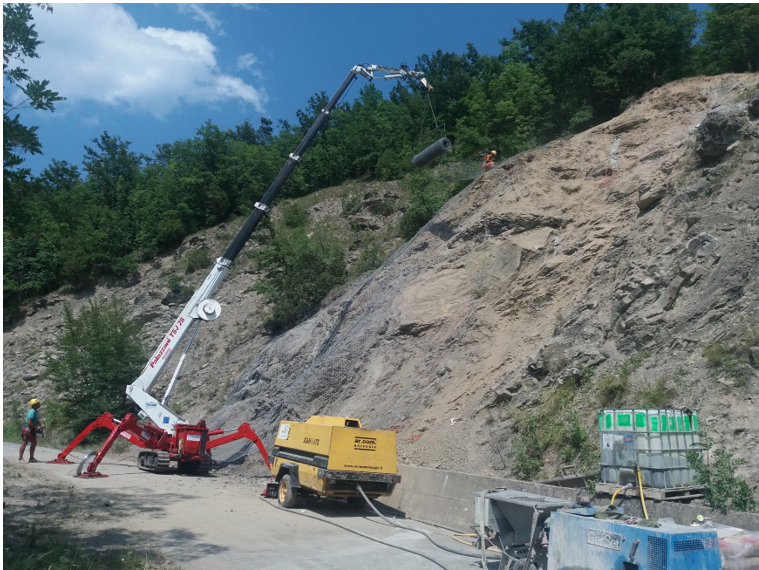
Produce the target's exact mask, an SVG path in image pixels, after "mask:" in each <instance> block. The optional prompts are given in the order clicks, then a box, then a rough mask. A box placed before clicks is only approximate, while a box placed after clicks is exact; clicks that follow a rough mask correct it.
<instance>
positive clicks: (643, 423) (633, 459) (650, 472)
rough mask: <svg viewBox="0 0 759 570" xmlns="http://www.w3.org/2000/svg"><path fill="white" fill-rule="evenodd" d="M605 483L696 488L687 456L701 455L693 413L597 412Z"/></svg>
mask: <svg viewBox="0 0 759 570" xmlns="http://www.w3.org/2000/svg"><path fill="white" fill-rule="evenodd" d="M598 428H599V430H600V439H601V482H602V483H609V484H612V485H619V486H623V485H626V484H627V483H633V484H635V485H636V486H637V474H636V467H637V468H639V469H640V474H641V479H642V481H643V486H644V487H653V488H656V489H675V488H679V487H687V486H689V485H691V484H692V483H693V476H694V471H693V470H692V469H689V468H688V461H687V459H686V457H685V453H686V451H698V452H700V450H701V447H700V442H701V440H700V438H699V435H698V414H697V413H696V412H693V411H691V410H671V409H666V410H662V409H616V410H599V411H598Z"/></svg>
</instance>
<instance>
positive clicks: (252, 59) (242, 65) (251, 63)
mask: <svg viewBox="0 0 759 570" xmlns="http://www.w3.org/2000/svg"><path fill="white" fill-rule="evenodd" d="M257 63H258V58H257V57H256V56H255V55H253V54H252V53H246V54H245V55H241V56H240V57H238V58H237V69H244V70H246V71H248V72H250V74H251V75H253V76H255V77H258V78H259V79H263V78H264V76H263V73H261V70H259V69H257V68H256V64H257Z"/></svg>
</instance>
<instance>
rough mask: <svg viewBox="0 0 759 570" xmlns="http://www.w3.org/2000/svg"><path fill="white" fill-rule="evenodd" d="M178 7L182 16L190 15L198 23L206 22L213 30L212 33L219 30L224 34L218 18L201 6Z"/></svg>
mask: <svg viewBox="0 0 759 570" xmlns="http://www.w3.org/2000/svg"><path fill="white" fill-rule="evenodd" d="M177 7H178V8H179V12H180V13H181V14H189V15H191V16H192V19H193V20H195V21H196V22H204V23H205V24H206V25H207V26H208V27H209V28H211V31H214V32H215V31H216V30H217V29H218V30H219V31H220V32H221V33H223V31H222V30H221V22H220V21H219V20H218V19H217V18H216V16H214V15H213V14H212V13H211V12H209V11H208V10H206V9H205V8H203V7H202V6H201V5H200V4H177Z"/></svg>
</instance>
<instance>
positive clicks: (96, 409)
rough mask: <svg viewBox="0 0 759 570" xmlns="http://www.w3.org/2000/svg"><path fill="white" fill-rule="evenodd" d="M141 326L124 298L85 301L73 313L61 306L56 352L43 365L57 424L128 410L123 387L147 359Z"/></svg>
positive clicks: (74, 426) (75, 424)
mask: <svg viewBox="0 0 759 570" xmlns="http://www.w3.org/2000/svg"><path fill="white" fill-rule="evenodd" d="M140 330H141V326H140V325H139V324H137V323H136V322H135V321H134V320H132V319H131V317H130V314H129V308H128V307H127V306H126V305H125V304H124V303H120V302H117V301H112V302H110V303H105V302H97V301H95V302H90V305H89V307H85V308H84V309H82V311H81V312H80V313H79V315H78V316H75V315H74V313H73V311H72V310H71V308H70V307H69V306H68V305H66V306H64V308H63V329H62V331H61V333H60V334H59V335H58V338H57V339H56V342H55V350H56V354H55V355H54V356H51V357H50V358H49V359H48V366H47V372H48V374H49V376H50V379H51V381H52V383H53V388H54V390H55V392H56V401H55V404H54V406H53V407H52V409H51V414H52V417H53V418H54V419H55V420H56V423H57V427H62V428H64V429H66V430H71V431H75V432H76V431H80V430H82V429H84V428H85V427H86V426H87V425H88V424H89V423H90V422H91V421H93V420H94V419H95V418H97V417H98V416H99V415H101V414H103V413H104V412H111V413H113V414H114V415H116V416H121V415H123V414H124V413H126V412H127V411H129V409H130V408H131V404H129V403H128V401H127V398H126V395H125V389H126V386H127V385H129V384H131V383H132V382H133V381H134V379H135V378H136V377H137V376H138V375H139V374H140V370H141V369H142V367H143V366H144V365H145V361H146V356H145V351H144V349H143V346H142V343H141V341H140V339H139V333H140Z"/></svg>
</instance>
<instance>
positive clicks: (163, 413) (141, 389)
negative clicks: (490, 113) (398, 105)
mask: <svg viewBox="0 0 759 570" xmlns="http://www.w3.org/2000/svg"><path fill="white" fill-rule="evenodd" d="M374 72H379V73H384V74H385V75H381V76H379V77H381V78H383V79H405V80H414V81H416V82H417V84H418V85H419V87H420V88H421V89H422V90H424V91H429V90H430V89H432V87H431V86H430V85H429V83H428V82H427V79H426V78H425V76H424V73H422V72H420V71H414V70H411V69H409V68H408V67H407V66H405V65H402V66H401V67H400V68H394V67H383V66H380V65H357V66H355V67H354V68H353V69H351V70H350V73H348V76H347V77H346V78H345V80H343V82H342V84H341V85H340V87H339V89H338V90H337V91H336V92H335V94H334V95H333V96H332V98H331V99H330V100H329V102H328V103H327V106H326V107H324V109H322V110H321V113H319V116H318V117H317V118H316V120H315V121H314V123H313V124H312V125H311V128H310V129H309V130H308V132H307V133H306V135H305V136H304V137H303V140H301V141H300V144H299V145H298V147H297V148H296V149H295V152H293V153H292V154H290V156H289V158H288V159H287V162H286V163H285V165H284V167H282V170H280V172H279V174H278V175H277V177H276V178H275V179H274V182H272V184H271V186H269V189H268V190H267V191H266V193H265V194H264V196H263V198H261V201H260V202H256V204H255V206H254V208H253V212H252V213H251V214H250V216H249V217H248V219H247V220H245V223H244V224H243V226H242V228H241V229H240V231H239V232H238V233H237V235H236V236H235V238H234V239H233V240H232V243H231V244H230V245H229V247H228V248H227V250H226V251H225V252H224V255H223V256H222V257H219V258H218V259H217V260H216V263H215V264H214V267H213V269H211V273H210V274H209V275H208V277H206V280H205V281H204V282H203V284H202V285H201V286H200V288H199V289H198V290H197V291H196V292H195V294H194V295H193V296H192V298H191V299H190V301H189V302H188V303H187V305H186V306H185V308H184V309H183V310H182V312H181V313H180V315H179V317H178V318H177V320H176V321H175V322H174V326H172V327H171V330H170V331H169V332H168V334H167V335H166V336H165V337H164V338H163V340H162V341H161V344H160V345H159V346H158V348H157V349H156V351H155V352H154V353H153V356H151V357H150V360H149V361H148V364H147V365H146V366H145V368H144V370H143V371H142V374H140V376H139V378H137V380H135V381H134V382H133V383H132V384H131V385H129V386H128V387H127V390H126V391H127V395H128V396H129V397H130V398H131V399H132V401H134V403H135V404H137V405H138V406H139V407H140V408H141V409H142V411H143V412H144V413H145V414H147V416H148V417H149V418H150V419H151V420H152V421H153V422H154V423H155V424H156V425H158V426H159V427H161V428H162V429H164V430H165V431H167V432H168V433H169V434H173V433H174V431H175V425H176V424H177V423H186V422H185V420H183V419H182V418H181V417H179V416H178V415H177V414H175V413H174V412H172V411H171V410H170V409H169V408H168V407H166V406H165V405H164V404H163V403H161V402H159V401H158V400H156V399H155V398H154V397H153V396H151V395H150V394H149V393H148V392H149V390H150V389H151V388H152V386H153V385H154V384H155V382H156V380H157V379H158V376H159V375H160V374H161V372H162V371H163V369H164V367H165V366H166V365H167V364H168V362H169V360H170V359H171V356H172V354H173V353H174V351H175V349H176V348H177V347H178V346H179V345H180V343H181V342H182V340H183V339H184V338H185V336H186V335H187V333H188V332H189V331H190V330H191V328H192V326H193V324H195V322H196V321H197V320H198V319H202V320H204V321H212V320H214V319H216V318H217V317H218V316H219V314H220V312H221V307H220V305H219V304H218V303H217V302H216V301H214V300H212V296H213V295H214V294H215V293H216V291H217V290H218V289H219V286H220V285H221V282H222V281H223V280H224V278H225V277H226V275H227V273H229V270H230V269H231V267H232V262H233V261H234V260H235V259H236V258H237V256H238V255H239V253H240V251H242V248H243V247H244V246H245V243H246V242H247V241H248V239H249V238H250V236H251V234H252V233H253V232H254V231H255V229H256V227H258V224H259V223H260V222H261V219H262V218H263V217H264V215H265V214H266V213H268V211H269V209H270V206H271V203H272V202H273V201H274V198H276V196H277V194H278V193H279V191H280V190H281V189H282V186H284V184H285V182H287V179H288V178H289V176H290V174H291V173H292V171H293V170H294V169H295V167H296V166H297V165H298V163H299V162H300V161H301V158H302V157H303V154H304V153H305V152H306V150H307V149H308V147H309V145H310V144H311V143H312V142H313V140H314V139H315V138H316V135H317V134H318V133H319V130H320V129H321V128H322V127H323V126H324V124H325V123H326V121H327V120H328V119H329V114H330V113H331V112H332V110H333V109H334V108H335V107H336V106H337V104H338V102H339V101H340V98H341V97H342V96H343V95H344V94H345V91H346V90H347V89H348V87H349V86H350V84H351V82H352V81H353V80H354V79H356V77H358V76H359V75H362V76H363V77H365V78H366V79H368V80H369V81H372V80H373V79H375V77H374ZM181 364H182V363H181V361H180V363H179V366H181ZM178 372H179V368H177V371H176V372H175V374H174V377H175V378H176V376H177V375H178ZM171 387H173V382H172V383H171V384H170V387H169V390H167V393H166V394H165V395H164V398H163V402H164V403H165V402H167V401H168V397H169V392H170V389H171Z"/></svg>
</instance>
